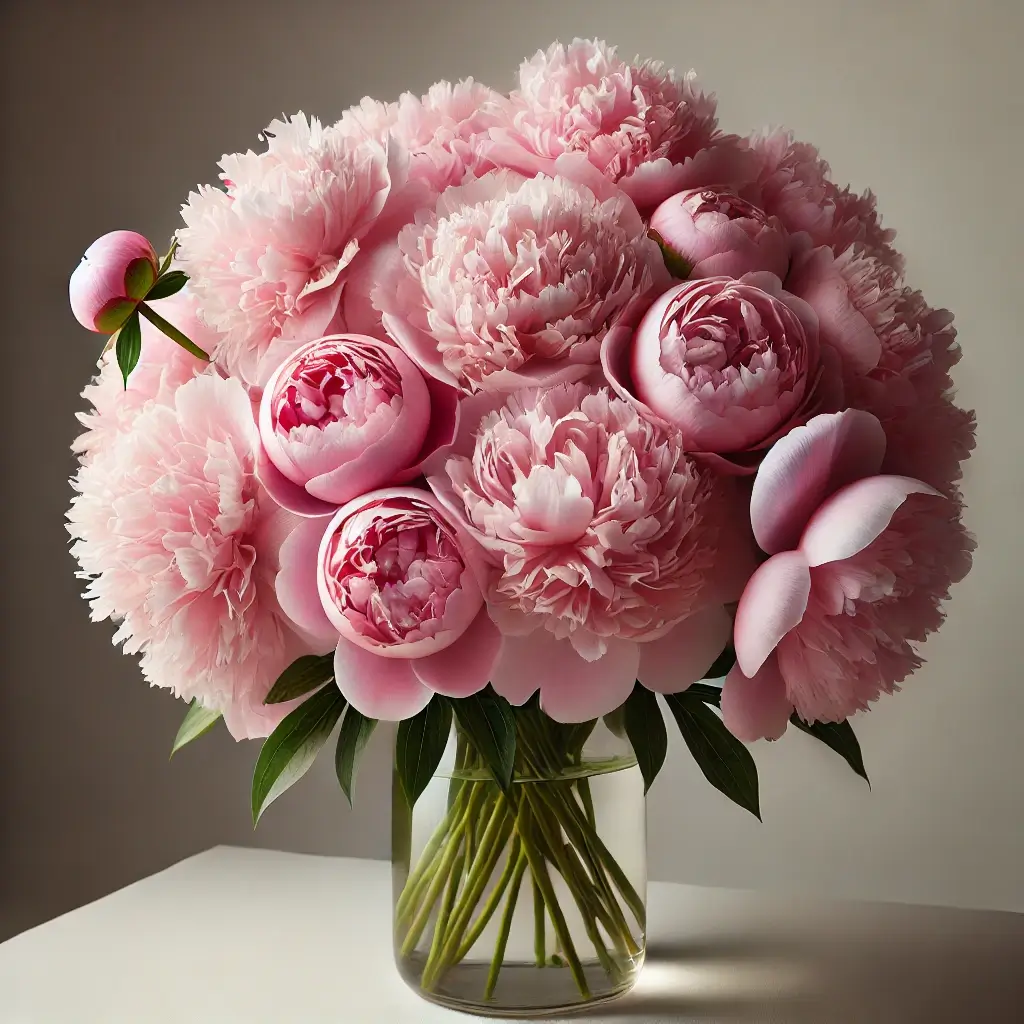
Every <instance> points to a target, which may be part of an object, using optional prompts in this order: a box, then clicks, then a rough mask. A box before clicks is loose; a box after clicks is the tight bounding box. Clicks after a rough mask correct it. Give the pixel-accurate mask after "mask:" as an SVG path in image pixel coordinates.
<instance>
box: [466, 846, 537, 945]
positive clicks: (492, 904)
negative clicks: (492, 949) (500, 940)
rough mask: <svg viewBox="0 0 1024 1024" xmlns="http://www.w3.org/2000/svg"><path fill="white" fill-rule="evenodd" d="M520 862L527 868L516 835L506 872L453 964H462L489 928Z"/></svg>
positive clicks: (488, 898)
mask: <svg viewBox="0 0 1024 1024" xmlns="http://www.w3.org/2000/svg"><path fill="white" fill-rule="evenodd" d="M520 861H522V862H523V865H524V866H525V864H526V861H525V860H523V853H522V843H521V841H520V839H519V836H518V835H516V836H513V838H512V846H511V848H510V849H509V854H508V861H507V863H506V864H505V870H504V871H503V872H502V873H501V877H500V878H499V879H498V883H497V885H495V887H494V889H493V890H492V891H491V894H490V896H488V897H487V902H486V903H485V904H484V905H483V907H482V908H481V909H480V913H479V914H478V915H477V918H476V920H475V921H474V922H473V926H472V928H470V929H469V931H468V932H467V933H466V937H465V938H464V939H463V940H462V945H461V946H459V948H458V951H457V952H456V954H455V957H454V959H453V961H452V962H453V963H456V964H457V963H460V962H461V961H463V960H465V959H466V957H467V956H469V954H470V951H471V950H472V948H473V947H474V946H475V945H476V942H477V939H479V938H480V935H481V933H482V932H483V930H484V929H485V928H486V927H487V922H488V921H490V919H491V918H492V917H493V916H494V912H495V910H497V909H498V904H499V903H500V902H501V897H502V896H503V895H504V894H505V890H506V889H507V888H508V887H509V885H510V884H511V882H512V879H513V877H514V875H515V873H516V868H517V867H518V865H519V862H520ZM520 874H521V872H520Z"/></svg>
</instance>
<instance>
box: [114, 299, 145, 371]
mask: <svg viewBox="0 0 1024 1024" xmlns="http://www.w3.org/2000/svg"><path fill="white" fill-rule="evenodd" d="M116 352H117V365H118V366H119V367H120V368H121V376H122V377H123V378H124V386H125V387H126V388H127V387H128V374H130V373H131V372H132V370H134V369H135V367H136V366H137V365H138V362H139V355H140V354H141V353H142V327H141V326H140V325H139V314H138V313H137V312H136V313H132V315H131V316H130V317H128V319H127V320H125V322H124V326H123V327H122V328H121V330H119V331H118V332H117V349H116Z"/></svg>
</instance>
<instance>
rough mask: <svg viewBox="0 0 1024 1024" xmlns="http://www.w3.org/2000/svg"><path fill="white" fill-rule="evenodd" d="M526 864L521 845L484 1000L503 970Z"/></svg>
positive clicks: (490, 995) (488, 973)
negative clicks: (502, 966)
mask: <svg viewBox="0 0 1024 1024" xmlns="http://www.w3.org/2000/svg"><path fill="white" fill-rule="evenodd" d="M517 841H518V837H517ZM510 860H511V858H510ZM526 864H527V860H526V853H525V852H524V851H523V850H522V848H521V847H520V850H519V853H518V855H517V856H516V864H515V868H513V871H512V878H511V879H510V882H509V884H510V886H511V888H510V889H509V893H508V899H507V900H506V901H505V909H504V911H503V912H502V915H501V927H500V928H499V929H498V941H497V942H496V943H495V944H494V956H493V957H491V968H490V970H489V971H488V972H487V984H486V986H485V987H484V1002H487V1001H488V1000H490V999H491V998H492V997H493V995H494V989H495V988H496V987H497V984H498V973H499V972H500V971H501V965H502V964H503V963H504V962H505V950H506V948H507V947H508V936H509V932H511V930H512V918H513V915H514V914H515V912H516V901H517V900H518V899H519V887H520V886H521V885H522V882H523V874H524V872H525V871H526ZM542 911H543V907H542ZM542 920H543V918H542Z"/></svg>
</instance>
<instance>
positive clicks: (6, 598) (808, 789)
mask: <svg viewBox="0 0 1024 1024" xmlns="http://www.w3.org/2000/svg"><path fill="white" fill-rule="evenodd" d="M0 10H2V15H0V16H2V24H0V40H2V42H0V46H2V51H3V52H2V55H0V75H2V76H3V86H2V93H3V95H2V103H3V110H2V117H0V138H2V140H3V148H2V154H3V155H2V159H3V171H2V188H0V210H2V215H0V235H2V239H3V244H2V246H0V249H2V255H0V259H2V262H3V273H2V277H0V287H2V289H3V297H2V302H0V310H2V318H3V319H2V323H3V333H2V337H3V345H4V365H5V367H6V374H5V376H6V384H5V388H4V399H3V402H2V403H0V408H2V415H3V434H2V435H0V436H2V438H3V442H2V444H0V458H2V460H3V467H2V469H3V485H4V487H3V492H2V493H3V495H4V501H3V518H4V527H5V528H4V530H3V532H2V534H0V538H2V544H3V553H2V562H0V564H2V567H3V568H2V572H3V588H2V595H3V598H2V600H3V609H2V611H3V614H2V616H0V628H2V630H3V640H2V644H3V647H2V655H3V675H2V681H0V844H2V845H0V937H2V936H3V935H4V934H9V933H11V932H13V931H15V930H17V929H19V928H22V927H26V926H28V925H30V924H32V923H34V922H37V921H39V920H41V919H43V918H45V917H47V916H52V915H53V914H56V913H58V912H60V911H62V910H65V909H67V908H69V907H70V906H73V905H75V904H77V903H80V902H83V901H85V900H88V899H91V898H94V897H96V896H98V895H101V894H102V893H104V892H106V891H109V890H110V889H112V888H114V887H117V886H120V885H122V884H125V883H126V882H129V881H131V880H133V879H135V878H137V877H140V876H142V875H144V874H147V873H149V872H152V871H154V870H156V869H158V868H160V867H163V866H164V865H166V864H168V863H170V862H172V861H174V860H176V859H178V858H180V857H182V856H185V855H187V854H189V853H192V852H194V851H197V850H200V849H203V848H205V847H207V846H210V845H212V844H214V843H219V842H234V843H258V844H265V845H269V846H279V847H286V848H291V849H298V850H306V851H318V852H346V853H354V854H362V855H374V856H379V857H383V856H386V855H387V844H388V824H387V814H388V786H389V781H390V779H389V774H388V770H387V765H388V758H389V753H390V752H389V750H388V748H387V742H386V741H387V739H388V737H387V736H385V735H379V736H378V737H377V739H376V741H375V744H374V746H373V750H372V753H371V755H370V757H369V760H368V761H367V763H366V764H365V767H364V772H363V776H362V781H361V786H360V792H359V794H358V802H357V808H356V810H355V812H352V813H350V812H348V811H347V809H346V808H345V807H344V806H343V799H342V798H341V796H340V794H339V793H338V792H337V790H336V786H335V784H334V782H333V779H332V776H331V770H330V765H329V764H327V763H326V762H325V763H324V764H323V765H321V766H319V769H318V770H316V771H315V772H314V773H313V774H312V776H311V777H309V778H307V779H306V780H304V781H303V783H302V784H301V785H300V786H299V787H298V788H297V789H296V790H294V791H293V792H292V793H291V794H289V795H288V796H287V797H286V798H284V799H282V800H281V801H280V802H279V803H278V804H277V805H275V806H274V807H273V808H272V809H271V811H270V812H269V813H268V814H267V815H266V817H265V819H264V822H263V823H262V824H261V825H260V829H259V831H258V832H257V833H256V834H255V835H254V834H253V832H252V830H251V826H250V824H249V822H248V810H247V807H248V779H249V773H250V770H251V766H252V763H253V761H254V759H255V756H256V752H257V748H256V745H255V744H246V745H242V746H233V745H232V744H231V743H230V741H229V740H228V738H227V736H226V735H225V734H219V735H216V736H214V737H211V738H207V739H206V740H204V741H203V742H201V743H199V744H196V745H195V746H194V747H193V748H190V749H189V750H188V751H187V752H185V753H184V754H183V755H181V756H180V757H179V758H176V759H175V762H174V763H173V764H168V761H167V750H168V746H169V743H170V740H171V737H172V736H173V734H174V732H175V729H176V727H177V724H178V721H179V719H180V716H181V713H182V710H183V709H182V706H181V705H179V704H177V703H176V702H175V701H173V700H172V699H170V698H169V697H168V696H166V695H164V694H160V693H157V692H150V691H148V690H147V689H146V688H145V687H144V685H143V684H142V683H141V681H140V679H139V677H138V675H137V670H136V668H135V666H134V664H133V663H132V662H131V661H129V660H128V659H125V658H122V657H121V655H120V654H119V653H118V652H117V651H116V650H114V649H113V648H112V647H111V646H110V643H109V638H110V635H111V630H110V628H109V627H108V626H93V625H90V624H89V623H88V621H87V618H86V610H85V606H84V605H83V604H82V603H81V602H80V600H79V598H78V591H79V587H80V585H79V583H78V582H77V581H76V580H75V579H74V578H73V576H72V562H71V559H70V556H69V555H68V553H67V550H66V549H67V543H66V535H65V533H64V530H63V525H62V517H63V513H64V510H65V508H66V506H67V503H68V499H69V496H70V492H69V489H68V486H67V483H66V478H67V476H68V474H69V472H70V470H71V468H72V463H71V459H70V456H69V455H68V452H67V446H68V443H69V442H70V440H71V438H72V436H73V434H74V432H75V422H74V419H73V411H74V409H75V408H76V407H77V405H78V402H77V398H76V396H77V393H78V391H79V390H80V388H81V386H82V384H83V383H84V382H85V380H86V377H87V375H88V373H89V370H90V364H91V362H92V360H93V359H94V358H95V355H96V347H97V346H96V344H95V341H94V339H92V338H90V337H89V336H87V335H86V334H85V333H84V332H83V331H81V330H80V329H79V328H78V327H77V325H76V324H75V323H74V322H73V320H72V319H71V316H70V314H69V312H68V311H67V308H66V300H65V294H66V292H65V288H66V281H67V276H68V274H69V273H70V271H71V270H72V268H73V267H74V265H75V263H76V261H77V259H78V257H79V255H80V253H81V251H82V250H83V249H84V248H85V247H86V245H87V244H88V243H89V242H90V241H91V240H92V239H93V238H94V237H95V236H97V235H99V234H101V233H102V232H104V231H107V230H109V229H112V228H115V227H132V228H136V229H138V230H141V231H143V232H145V233H147V234H149V235H150V236H151V237H153V238H154V239H156V240H164V239H166V238H167V237H168V236H169V234H170V232H171V231H172V229H173V227H174V226H175V217H176V209H177V205H178V203H179V202H180V201H181V199H182V198H183V197H184V196H185V195H186V193H187V191H188V189H189V188H190V186H193V185H194V184H195V183H196V182H198V181H207V180H212V178H213V175H214V173H215V172H214V161H215V159H216V158H217V157H218V156H219V155H220V154H221V153H222V152H224V151H225V150H234V149H244V148H246V147H248V146H250V145H253V146H255V145H256V133H257V132H258V131H259V129H260V128H261V127H262V126H263V125H264V124H265V123H266V122H267V121H269V120H270V119H271V118H272V117H273V116H275V115H277V114H280V113H281V112H282V111H284V112H292V111H294V110H297V109H299V108H302V109H304V110H306V111H308V112H314V113H317V114H319V115H320V116H321V117H323V118H325V119H333V118H335V117H336V116H337V115H338V114H340V112H341V110H342V109H343V108H344V107H345V106H346V105H348V104H350V103H352V102H355V101H356V100H358V99H359V97H360V96H362V95H363V94H364V93H370V94H373V95H376V96H378V97H380V98H388V99H389V98H392V97H394V96H395V95H396V94H397V93H398V92H399V91H400V90H401V89H402V88H411V89H415V90H422V89H425V88H426V86H428V85H429V84H430V83H431V82H432V81H434V80H435V79H437V78H441V77H460V76H464V75H475V76H477V77H479V78H482V79H484V80H486V81H489V82H490V83H492V84H493V85H495V86H497V87H499V88H507V87H509V85H510V84H511V81H512V76H513V73H514V70H515V68H516V66H517V64H518V61H519V60H520V59H521V58H522V57H523V56H525V55H527V54H529V53H532V52H533V50H535V49H536V48H537V47H538V46H540V45H543V44H546V43H548V42H550V41H551V40H552V39H553V38H555V37H560V38H562V39H567V38H569V37H571V36H573V35H575V34H582V35H588V34H589V35H603V36H605V37H607V38H609V39H610V40H612V41H617V42H618V43H619V44H620V46H621V49H622V50H623V51H625V52H626V54H627V55H632V54H633V53H641V54H643V55H645V56H652V57H658V58H663V59H665V60H666V61H668V62H669V63H671V64H674V65H675V66H677V67H678V68H680V69H685V68H688V67H690V66H695V67H696V68H697V69H698V70H699V72H700V73H701V76H702V79H703V81H704V83H705V84H706V85H707V86H709V87H710V88H712V89H714V90H715V91H716V92H717V93H718V96H719V100H720V109H721V115H722V120H723V123H724V125H725V127H727V128H729V129H732V130H736V131H740V132H743V131H746V130H748V129H749V128H752V127H756V126H760V125H762V124H765V123H767V122H782V121H784V122H785V123H787V124H788V125H790V126H792V127H793V128H794V129H795V130H796V131H797V132H798V133H799V134H800V135H801V136H802V137H804V138H806V139H809V140H813V141H815V142H816V143H818V144H819V145H820V147H821V148H822V150H823V152H824V153H825V154H826V156H827V157H828V159H829V160H830V161H831V162H832V164H833V167H834V168H835V172H836V175H837V176H838V177H839V178H840V179H843V180H850V181H852V182H853V183H854V184H855V185H856V186H858V187H863V186H865V185H867V184H869V183H870V184H871V186H872V187H873V188H874V189H875V190H876V191H877V193H878V194H879V195H880V197H881V200H882V205H883V210H884V211H885V213H886V220H887V223H888V224H891V225H892V226H894V227H896V228H898V229H899V232H900V244H901V246H902V248H903V250H904V251H905V252H906V255H907V258H908V266H909V273H910V278H911V281H912V282H913V283H914V284H916V285H918V286H921V287H923V288H924V289H925V291H926V293H927V295H928V296H929V297H930V299H931V301H932V302H933V303H934V304H938V305H947V306H949V307H951V308H952V309H954V310H955V311H956V313H957V322H958V324H959V327H960V332H961V334H960V336H961V340H962V342H963V347H964V350H965V353H966V357H965V359H964V362H963V363H962V364H961V367H960V369H959V371H958V381H959V384H960V389H961V396H962V400H963V402H964V403H966V404H968V405H973V406H976V407H977V408H978V410H979V420H980V428H979V449H980V451H979V454H978V455H977V457H976V458H975V460H974V461H973V463H972V465H971V466H970V469H969V472H968V477H967V482H966V491H967V497H968V500H969V503H970V516H969V519H970V525H971V527H972V528H973V529H974V531H975V532H976V533H977V535H978V538H979V541H980V548H979V551H978V556H977V562H976V568H975V570H974V573H973V575H972V576H971V577H970V578H969V579H968V580H967V581H966V582H965V583H964V584H962V585H961V586H960V587H959V589H958V591H957V593H956V596H955V600H954V603H953V606H952V610H951V613H950V619H949V623H948V626H947V628H946V630H945V631H944V632H943V633H942V634H941V635H940V636H939V637H938V638H937V639H935V640H934V641H933V642H931V643H930V644H929V645H928V650H927V655H928V658H929V665H928V666H927V667H926V668H925V669H924V670H922V671H921V672H920V673H919V674H918V675H917V677H916V678H914V679H913V680H912V681H911V682H910V683H909V685H908V686H907V688H906V691H905V692H904V693H903V694H902V695H900V696H899V697H897V698H895V699H891V700H887V701H885V703H884V706H883V707H882V708H880V709H879V710H878V711H877V712H876V713H874V714H872V715H871V716H869V717H868V718H867V719H865V720H863V721H862V722H860V723H859V724H858V731H859V733H860V735H861V739H862V742H863V746H864V752H865V758H866V761H867V764H868V767H869V770H870V772H871V775H872V779H873V782H874V788H873V791H871V792H869V791H868V790H867V788H866V787H865V786H864V785H863V784H862V783H860V782H859V781H858V780H857V779H856V778H854V776H853V775H852V774H850V773H849V772H848V771H846V770H845V768H844V766H843V765H842V764H841V763H840V762H839V761H838V760H837V759H834V758H832V757H830V756H829V755H828V754H827V753H826V752H825V751H823V750H822V749H820V748H818V747H817V745H815V744H814V743H813V742H812V741H810V740H808V739H807V738H806V737H803V736H802V735H796V736H791V737H787V738H786V740H785V741H784V742H783V743H781V744H778V745H776V746H774V747H768V746H766V745H765V744H761V745H760V749H757V750H756V751H755V756H756V757H757V759H758V762H759V765H760V768H761V785H762V794H763V796H762V806H763V811H764V818H765V822H764V824H763V825H758V824H757V822H756V821H754V820H753V819H751V818H749V817H748V816H746V815H745V814H744V813H743V812H741V811H739V810H737V809H735V808H734V807H733V806H732V805H731V804H729V803H727V802H726V801H725V800H724V798H721V797H720V796H719V795H718V794H717V793H715V792H714V791H713V790H711V789H710V788H709V787H708V786H707V785H706V784H705V783H704V781H703V779H702V778H701V777H700V776H699V774H698V772H697V770H696V768H695V767H694V765H693V764H692V762H690V761H689V760H688V759H687V758H686V757H685V756H683V753H684V752H683V751H682V750H680V749H679V745H678V744H676V745H675V746H674V747H673V750H672V752H671V759H670V763H669V767H668V769H667V770H666V772H665V774H664V775H663V776H662V778H661V779H660V780H659V782H658V783H657V785H656V787H655V789H654V791H653V793H652V797H651V825H650V837H651V866H652V870H653V874H654V876H655V877H656V878H673V879H679V880H687V881H693V882H703V883H711V884H729V885H738V886H764V887H775V888H779V889H796V888H800V889H810V890H814V891H819V892H822V893H830V894H836V895H844V896H857V897H868V898H881V899H891V900H906V901H922V902H935V903H948V904H958V905H970V906H985V907H998V908H1016V909H1018V910H1024V798H1022V791H1024V742H1022V738H1021V737H1022V732H1024V678H1022V676H1024V673H1022V671H1021V660H1020V650H1021V647H1020V637H1021V624H1020V614H1021V613H1020V609H1021V604H1022V599H1024V588H1022V586H1021V582H1020V576H1021V569H1022V567H1024V544H1022V542H1021V515H1020V503H1021V496H1022V495H1024V451H1022V442H1021V436H1022V426H1021V419H1020V418H1021V414H1022V408H1024V403H1022V399H1021V376H1020V374H1021V371H1020V367H1021V355H1020V351H1021V324H1022V323H1024V285H1022V278H1021V250H1022V245H1021V239H1022V237H1024V202H1022V191H1021V168H1022V167H1024V145H1022V139H1024V132H1022V128H1024V124H1022V122H1024V94H1022V90H1021V85H1020V81H1021V62H1020V53H1021V49H1022V44H1024V4H1022V3H1019V2H1017V0H917V2H908V0H902V2H901V0H870V2H868V0H851V2H844V3H840V2H836V0H831V2H827V0H826V2H823V0H817V2H813V0H807V2H805V0H773V2H769V0H751V2H738V0H713V2H712V0H684V2H677V3H655V2H638V0H630V2H629V3H625V2H623V3H621V4H614V3H610V2H603V0H559V2H551V0H545V2H537V3H533V2H527V0H517V2H515V3H500V4H497V3H494V4H492V3H488V2H485V0H476V2H471V3H463V2H444V3H428V2H424V0H404V2H403V0H374V2H372V3H371V2H352V3H344V2H339V0H335V2H326V0H306V2H303V3H295V4H289V3H274V2H270V0H246V2H243V0H219V2H218V0H204V2H196V0H175V2H174V3H167V4H137V3H127V2H125V3H116V2H110V0H92V2H89V3H86V2H73V0H67V2H64V3H60V2H56V0H6V2H5V3H4V4H3V5H2V7H0Z"/></svg>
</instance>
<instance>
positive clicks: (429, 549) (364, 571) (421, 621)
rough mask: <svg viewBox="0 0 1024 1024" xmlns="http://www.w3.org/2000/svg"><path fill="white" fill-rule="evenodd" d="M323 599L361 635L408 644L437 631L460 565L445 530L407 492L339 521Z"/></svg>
mask: <svg viewBox="0 0 1024 1024" xmlns="http://www.w3.org/2000/svg"><path fill="white" fill-rule="evenodd" d="M324 564H325V580H326V586H327V590H328V593H329V596H330V599H331V600H332V601H333V602H334V604H335V605H336V607H337V608H338V609H339V610H340V611H341V613H342V614H343V615H344V616H345V618H346V619H347V620H348V622H349V623H350V624H351V626H352V628H353V630H354V631H355V632H356V633H357V634H358V635H359V636H362V637H365V638H367V639H369V640H372V641H374V642H376V643H379V644H381V645H385V646H389V645H394V644H404V643H411V642H413V641H415V640H420V639H423V638H424V637H432V636H435V635H436V634H437V633H438V632H439V631H440V630H442V629H443V620H444V615H445V610H446V608H447V605H448V602H449V600H450V599H451V597H452V596H453V595H454V594H455V593H457V592H458V591H459V588H460V581H461V579H462V574H463V572H465V570H466V566H465V563H464V562H463V559H462V555H461V553H460V551H459V548H458V544H457V542H456V539H455V537H454V536H453V535H452V533H451V530H450V528H449V527H448V526H447V525H446V524H444V523H443V522H442V521H441V520H440V518H439V517H438V516H437V514H436V513H435V512H434V511H433V509H431V508H430V507H429V506H428V505H426V504H424V503H421V502H418V501H415V500H414V499H411V498H403V499H395V498H391V499H389V500H388V504H387V509H386V510H383V511H382V510H375V507H374V506H373V505H370V506H367V507H365V508H363V509H360V510H359V511H358V512H357V513H355V514H353V515H352V516H351V517H349V518H348V519H347V520H345V522H343V523H342V525H341V526H340V528H339V529H338V530H337V531H336V532H335V533H334V535H333V536H332V537H331V539H330V541H329V542H328V546H327V550H326V554H325V563H324Z"/></svg>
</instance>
